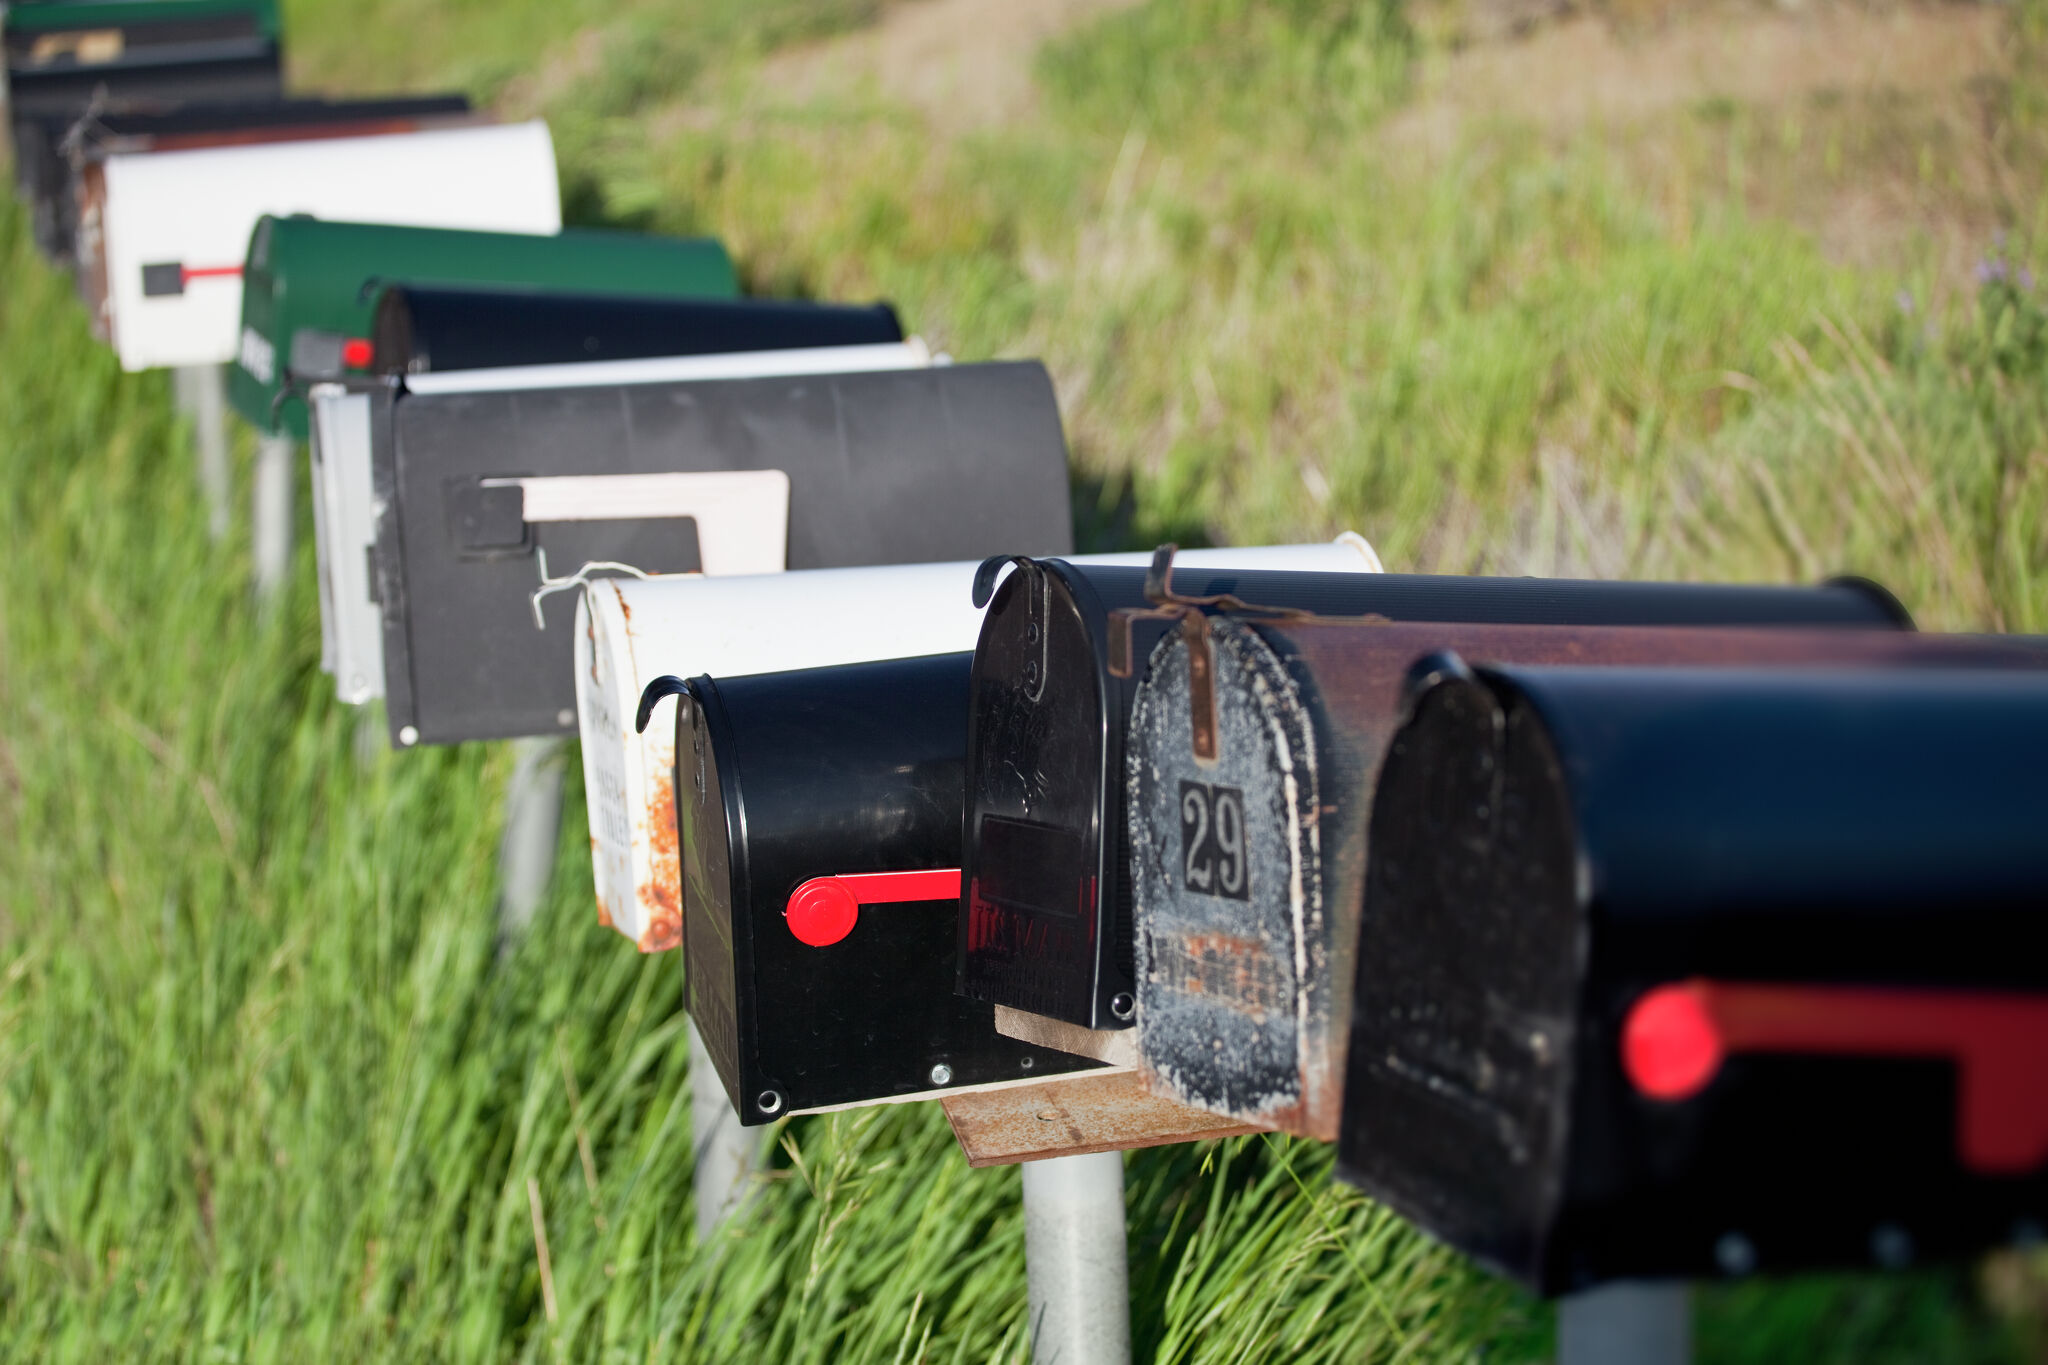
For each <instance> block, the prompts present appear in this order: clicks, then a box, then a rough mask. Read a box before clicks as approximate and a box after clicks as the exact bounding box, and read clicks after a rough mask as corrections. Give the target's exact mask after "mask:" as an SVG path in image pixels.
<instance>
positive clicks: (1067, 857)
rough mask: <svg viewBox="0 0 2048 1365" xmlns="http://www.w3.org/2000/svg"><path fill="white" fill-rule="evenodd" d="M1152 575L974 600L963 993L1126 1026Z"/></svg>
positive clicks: (1121, 573)
mask: <svg viewBox="0 0 2048 1365" xmlns="http://www.w3.org/2000/svg"><path fill="white" fill-rule="evenodd" d="M1165 562H1166V563H1167V564H1170V562H1171V557H1170V552H1168V554H1167V559H1166V561H1165ZM1164 573H1165V571H1164V569H1163V568H1162V567H1160V566H1155V568H1154V570H1153V572H1152V574H1151V576H1150V579H1149V581H1148V576H1147V575H1146V574H1141V573H1134V572H1132V571H1129V570H1118V571H1104V572H1103V573H1102V574H1101V575H1097V574H1094V573H1087V574H1082V573H1078V572H1075V571H1071V570H1067V569H1063V568H1060V567H1059V566H1045V567H1039V568H1035V569H1033V570H1032V571H1030V572H1028V573H1023V574H1018V575H1015V576H1013V577H1012V578H1010V579H1009V580H1007V581H1006V582H1005V583H1004V584H1003V586H1002V588H1001V589H1000V590H999V591H998V592H997V593H996V595H995V599H994V601H993V602H992V603H991V605H990V608H989V614H988V620H987V622H986V624H985V625H984V627H983V630H982V636H981V640H980V643H979V644H978V645H977V646H976V650H975V698H974V729H973V731H972V735H971V738H970V741H969V752H968V800H969V809H968V831H969V832H968V873H969V880H968V895H967V899H966V904H965V907H964V910H963V918H962V933H961V990H962V992H963V993H965V994H968V995H971V996H974V997H975V998H978V999H984V1000H988V1001H991V1002H992V1003H995V1004H998V1005H1003V1006H1008V1007H1010V1008H1013V1009H1017V1010H1022V1011H1027V1012H1029V1013H1032V1014H1036V1015H1041V1016H1050V1017H1051V1018H1053V1019H1055V1020H1059V1021H1063V1022H1065V1023H1068V1024H1073V1025H1079V1026H1081V1027H1084V1028H1089V1029H1095V1030H1103V1029H1116V1028H1127V1027H1129V1026H1130V1024H1131V1023H1132V1022H1133V1020H1134V1019H1135V1018H1136V1016H1137V1013H1138V990H1139V982H1138V973H1137V964H1136V961H1135V958H1134V953H1135V951H1136V940H1135V936H1134V933H1133V927H1132V913H1133V910H1132V905H1133V903H1132V892H1133V887H1132V882H1131V868H1132V860H1131V857H1130V852H1129V845H1128V837H1129V831H1128V826H1127V824H1126V820H1125V795H1124V793H1125V771H1124V763H1125V739H1126V729H1127V726H1128V722H1129V717H1130V714H1131V706H1132V703H1133V701H1134V699H1135V695H1136V692H1137V687H1138V681H1139V680H1138V677H1137V676H1136V674H1137V673H1138V671H1139V670H1141V669H1142V667H1143V664H1144V661H1145V659H1146V657H1147V656H1148V655H1149V654H1150V653H1151V651H1152V647H1153V645H1154V644H1155V643H1156V642H1157V641H1158V640H1159V639H1160V638H1161V637H1162V636H1163V635H1164V634H1165V633H1166V632H1167V631H1168V630H1169V628H1170V627H1171V621H1172V619H1173V615H1174V612H1177V611H1179V610H1181V608H1179V607H1173V608H1172V609H1171V610H1161V609H1158V608H1157V607H1155V605H1154V601H1155V599H1156V600H1157V602H1161V603H1164V602H1166V598H1165V597H1164V596H1163V595H1162V594H1163V593H1164V592H1165V591H1166V586H1165V584H1164V582H1163V579H1164ZM1180 585H1181V587H1183V588H1185V589H1186V591H1187V592H1188V593H1189V594H1191V595H1192V596H1194V597H1197V598H1204V599H1219V600H1220V599H1222V598H1223V597H1225V596H1230V597H1233V598H1235V599H1239V600H1242V601H1244V602H1253V603H1259V604H1262V605H1265V606H1269V607H1272V608H1277V609H1283V610H1285V611H1296V612H1300V611H1308V612H1315V613H1321V614H1329V615H1364V614H1367V613H1372V614H1376V615H1379V616H1383V617H1389V618H1393V619H1398V620H1411V621H1412V620H1428V619H1446V618H1448V619H1452V620H1459V619H1462V620H1482V621H1483V620H1489V619H1522V620H1532V621H1545V620H1551V621H1565V622H1569V621H1578V622H1587V621H1595V622H1599V621H1631V620H1641V619H1645V615H1646V614H1647V613H1649V612H1650V611H1651V610H1652V609H1651V606H1650V602H1651V601H1652V599H1655V600H1657V601H1659V602H1661V601H1663V600H1664V594H1666V593H1668V592H1676V593H1677V594H1678V595H1679V596H1681V597H1682V598H1683V599H1684V601H1685V602H1687V603H1689V604H1691V605H1690V610H1691V611H1693V612H1694V613H1697V614H1698V615H1699V616H1700V617H1701V619H1733V620H1750V621H1773V620H1779V619H1795V620H1796V619H1807V620H1812V619H1835V620H1839V621H1843V622H1858V623H1866V624H1870V623H1887V622H1889V621H1890V620H1891V619H1892V617H1893V614H1894V613H1896V612H1897V610H1898V609H1897V604H1896V603H1893V602H1891V601H1890V599H1889V598H1885V597H1882V596H1881V595H1874V594H1872V593H1870V592H1867V591H1864V590H1861V589H1857V588H1851V587H1842V588H1831V589H1825V590H1817V591H1814V592H1809V593H1799V592H1787V591H1781V590H1774V589H1741V588H1727V589H1720V588H1687V589H1676V590H1662V589H1657V588H1653V587H1649V586H1646V585H1616V584H1589V583H1566V582H1555V581H1551V582H1545V581H1540V580H1534V579H1484V578H1432V577H1425V576H1415V575H1399V574H1382V575H1369V576H1367V575H1356V574H1352V575H1326V576H1301V577H1292V578H1290V577H1286V576H1262V575H1256V574H1249V573H1248V574H1243V575H1237V576H1232V575H1227V574H1210V573H1206V572H1205V573H1203V574H1185V573H1184V574H1182V575H1181V576H1180ZM1190 609H1192V610H1196V611H1204V610H1207V608H1205V607H1194V608H1190ZM1663 610H1667V611H1668V610H1671V609H1670V608H1664V609H1663ZM1652 619H1654V618H1652Z"/></svg>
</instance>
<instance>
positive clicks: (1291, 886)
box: [1129, 584, 2048, 1140]
mask: <svg viewBox="0 0 2048 1365" xmlns="http://www.w3.org/2000/svg"><path fill="white" fill-rule="evenodd" d="M1610 591H1612V592H1613V593H1614V594H1615V595H1614V596H1613V597H1612V598H1611V599H1610V600H1611V601H1612V602H1613V604H1614V606H1615V607H1616V609H1617V611H1616V614H1618V615H1619V614H1623V613H1626V614H1632V615H1637V616H1639V617H1642V618H1646V619H1649V620H1659V619H1662V620H1664V621H1670V622H1677V621H1685V620H1687V619H1698V618H1699V616H1700V615H1701V614H1702V613H1703V611H1705V612H1708V613H1711V612H1715V611H1723V612H1726V613H1727V614H1728V615H1730V616H1731V617H1732V618H1734V619H1741V618H1742V617H1743V616H1745V615H1747V616H1748V617H1750V618H1751V619H1755V618H1756V617H1757V616H1758V615H1759V614H1760V613H1759V612H1757V611H1755V610H1745V609H1744V608H1743V607H1742V606H1741V605H1740V603H1739V602H1736V601H1731V600H1727V599H1723V600H1722V601H1720V602H1719V603H1716V602H1715V601H1714V599H1713V597H1712V596H1710V595H1703V594H1710V593H1711V592H1712V590H1706V589H1699V588H1683V589H1669V588H1660V587H1659V586H1658V585H1622V584H1617V585H1612V588H1611V590H1610ZM1753 591H1754V590H1753ZM1779 591H1780V600H1782V602H1783V603H1784V604H1785V605H1786V606H1788V607H1792V608H1794V609H1795V611H1796V610H1807V611H1809V612H1810V613H1811V614H1814V615H1816V616H1818V617H1820V618H1822V619H1823V620H1825V618H1826V617H1827V616H1829V615H1838V612H1837V608H1838V607H1839V606H1840V605H1841V602H1842V600H1843V599H1841V598H1839V597H1835V596H1833V595H1832V594H1831V593H1830V592H1829V591H1826V590H1824V591H1823V592H1821V593H1818V594H1815V593H1800V592H1784V591H1783V590H1779ZM1631 597H1633V602H1631V601H1630V598H1631ZM1660 598H1661V600H1660ZM1878 600H1880V601H1881V599H1878ZM1850 601H1851V602H1852V603H1853V601H1854V599H1853V598H1852V599H1850ZM1188 619H1189V620H1190V621H1197V618H1195V617H1193V616H1190V617H1189V618H1188ZM1708 619H1712V617H1711V615H1709V616H1708ZM1852 619H1853V618H1852ZM1794 620H1795V621H1796V615H1795V617H1794ZM1198 624H1199V625H1200V627H1201V629H1200V631H1199V633H1197V634H1195V635H1193V636H1190V635H1188V634H1185V633H1179V632H1177V633H1175V634H1173V635H1171V636H1169V637H1167V638H1166V639H1165V640H1164V641H1162V643H1161V644H1160V646H1159V648H1158V649H1157V650H1156V651H1155V652H1154V654H1153V657H1152V660H1151V666H1150V670H1149V672H1148V674H1147V676H1146V679H1145V682H1144V684H1143V685H1142V686H1141V687H1140V688H1139V692H1138V702H1137V706H1136V708H1135V711H1134V713H1133V719H1132V728H1131V762H1130V768H1129V779H1130V782H1131V789H1132V800H1131V804H1130V818H1131V842H1132V847H1133V849H1134V852H1135V859H1134V863H1133V873H1132V875H1133V877H1134V881H1135V892H1136V904H1137V957H1138V991H1137V994H1138V1029H1137V1032H1138V1055H1139V1059H1140V1062H1141V1064H1142V1065H1143V1066H1144V1068H1145V1069H1146V1071H1147V1074H1148V1076H1149V1078H1150V1080H1151V1082H1152V1084H1153V1085H1154V1087H1155V1088H1157V1089H1158V1090H1159V1091H1160V1092H1161V1093H1162V1094H1165V1095H1168V1096H1170V1097H1172V1098H1175V1099H1177V1100H1180V1101H1181V1102H1183V1103H1189V1104H1195V1105H1198V1106H1201V1107H1204V1108H1208V1109H1211V1110H1212V1111H1214V1112H1217V1113H1219V1114H1224V1115H1228V1116H1231V1117H1235V1118H1238V1119H1240V1120H1242V1121H1245V1122H1256V1123H1263V1124H1268V1125H1271V1126H1274V1127H1278V1128H1281V1129H1283V1130H1285V1131H1288V1132H1293V1133H1297V1134H1301V1135H1303V1136H1308V1137H1315V1138H1322V1139H1325V1140H1329V1139H1334V1138H1335V1137H1336V1136H1337V1128H1338V1116H1339V1107H1340V1100H1341V1095H1342V1090H1343V1084H1342V1077H1343V1069H1344V1048H1345V1040H1346V1028H1347V1027H1348V1024H1347V1021H1348V1020H1349V1018H1350V1014H1349V1008H1350V987H1351V978H1352V973H1353V970H1354V965H1355V961H1356V950H1357V942H1358V937H1357V935H1358V910H1359V902H1360V899H1361V896H1362V894H1363V886H1364V879H1365V869H1366V866H1367V862H1368V859H1369V858H1370V857H1371V856H1372V854H1373V849H1372V848H1371V847H1370V846H1369V844H1368V834H1367V831H1368V820H1369V816H1370V807H1371V792H1372V784H1373V781H1374V779H1375V778H1376V776H1377V774H1378V771H1379V766H1380V763H1381V760H1382V758H1383V756H1384V754H1385V752H1386V745H1387V742H1388V739H1389V737H1390V736H1391V735H1392V733H1393V730H1394V728H1395V726H1396V725H1397V724H1398V723H1399V720H1400V716H1401V711H1402V705H1403V687H1402V680H1403V677H1404V676H1405V674H1406V671H1407V667H1408V664H1409V663H1410V662H1412V661H1413V660H1414V659H1415V658H1417V657H1418V656H1419V655H1422V654H1425V653H1428V652H1430V651H1432V650H1435V649H1442V648H1456V649H1458V650H1461V651H1464V652H1466V653H1467V654H1468V655H1469V656H1470V657H1474V658H1485V659H1494V660H1504V661H1513V662H1518V663H1572V664H1639V665H1675V666H1716V667H1720V666H1741V665H1745V664H1773V665H1787V666H1790V665H1826V664H1851V663H1856V664H1869V665H1881V664H1894V663H1896V664H1910V665H1913V666H1920V667H1927V666H1939V665H1959V664H1975V665H1984V666H1992V665H1997V666H2018V667H2041V666H2048V650H2044V649H2041V648H2039V647H2038V646H2037V645H2036V644H2035V643H2034V642H2029V641H2015V640H2010V639H2007V638H2004V637H1955V636H1923V635H1919V634H1917V633H1914V632H1911V631H1904V630H1882V629H1879V630H1855V629H1850V630H1844V629H1798V628H1788V626H1783V625H1781V626H1777V627H1773V628H1769V629H1760V628H1731V627H1714V626H1684V627H1679V626H1672V625H1663V626H1587V625H1560V626H1540V625H1526V624H1485V623H1458V622H1425V623H1414V622H1402V623H1395V622H1388V621H1359V620H1350V621H1338V620H1329V619H1321V620H1316V619H1295V620H1275V619H1271V618H1267V619H1263V620H1262V619H1259V618H1257V617H1254V616H1246V615H1220V616H1216V617H1205V618H1199V621H1198ZM1198 654H1199V655H1204V656H1206V657H1205V658H1203V660H1202V662H1203V664H1204V670H1203V671H1205V672H1206V673H1207V674H1208V677H1209V679H1210V680H1211V681H1210V684H1209V693H1208V697H1207V699H1206V700H1202V701H1201V706H1200V709H1204V710H1210V709H1212V710H1213V717H1214V718H1213V720H1211V719H1209V718H1208V717H1207V716H1205V715H1198V704H1197V703H1198V700H1200V699H1199V698H1198V696H1197V689H1196V688H1195V686H1194V685H1193V678H1194V675H1193V673H1192V671H1191V667H1190V665H1191V661H1192V660H1193V659H1194V658H1195V657H1196V656H1197V655H1198ZM1204 729H1206V730H1207V732H1208V733H1209V735H1210V736H1211V737H1212V738H1211V740H1210V747H1209V751H1208V752H1207V753H1204V752H1202V751H1201V750H1199V749H1198V747H1197V744H1196V734H1197V732H1198V731H1201V730H1204Z"/></svg>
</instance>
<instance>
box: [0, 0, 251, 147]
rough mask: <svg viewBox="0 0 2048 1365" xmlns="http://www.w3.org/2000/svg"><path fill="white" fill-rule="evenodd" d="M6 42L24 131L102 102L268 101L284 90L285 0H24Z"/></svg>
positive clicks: (14, 8) (1, 34)
mask: <svg viewBox="0 0 2048 1365" xmlns="http://www.w3.org/2000/svg"><path fill="white" fill-rule="evenodd" d="M0 46H4V48H5V50H6V61H7V108H8V117H9V118H10V119H12V120H15V121H16V128H17V130H19V129H20V127H21V126H22V125H21V120H24V119H35V118H41V117H43V116H46V115H67V114H68V115H72V116H76V115H77V114H80V113H83V112H84V111H85V110H86V108H87V107H88V106H90V105H92V104H93V103H95V102H96V101H97V102H101V103H107V102H119V101H123V100H132V99H149V100H158V101H166V102H168V101H172V100H193V99H216V100H219V99H248V100H261V99H276V98H277V97H278V96H280V95H281V94H282V93H283V90H284V79H283V73H282V71H281V69H280V67H281V63H280V52H279V49H278V12H277V4H276V0H93V3H90V4H33V3H31V4H23V3H21V2H20V0H16V3H14V4H13V5H11V6H9V7H8V9H7V11H6V16H5V23H4V28H0ZM17 169H18V170H25V169H26V168H25V167H21V166H19V165H18V166H17Z"/></svg>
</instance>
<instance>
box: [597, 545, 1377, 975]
mask: <svg viewBox="0 0 2048 1365" xmlns="http://www.w3.org/2000/svg"><path fill="white" fill-rule="evenodd" d="M986 543H988V544H999V543H1000V542H999V541H990V542H986ZM1356 553H1357V551H1356V550H1354V549H1352V548H1351V547H1350V544H1349V543H1348V542H1347V543H1345V544H1344V545H1343V546H1341V547H1340V548H1338V549H1336V550H1335V551H1334V552H1333V551H1332V549H1331V547H1328V546H1315V545H1307V546H1284V545H1283V546H1261V547H1254V548H1243V549H1216V550H1195V551H1189V552H1187V553H1186V554H1184V555H1182V556H1181V562H1183V563H1185V564H1188V565H1190V566H1191V567H1201V566H1203V565H1229V564H1236V565H1254V566H1255V565H1262V564H1272V563H1276V562H1278V563H1304V562H1311V561H1313V560H1317V559H1327V558H1330V557H1333V555H1352V556H1355V555H1356ZM1150 558H1151V556H1150V555H1148V554H1144V553H1132V554H1117V555H1082V556H1075V557H1074V558H1073V559H1072V560H1071V561H1070V562H1072V563H1077V564H1083V565H1121V566H1125V567H1129V568H1142V567H1143V566H1144V565H1145V564H1146V563H1148V562H1149V560H1150ZM977 567H978V562H977V561H973V560H954V561H950V562H941V563H931V564H892V565H883V566H875V567H866V568H849V569H812V570H802V571H794V572H790V573H781V574H763V575H751V576H740V577H732V578H708V577H695V576H665V577H658V578H649V579H638V578H605V579H600V580H598V581H596V582H593V583H591V584H590V585H589V586H588V587H587V588H586V589H585V590H584V592H583V597H582V602H581V604H580V605H579V607H578V609H577V616H576V622H575V627H574V630H573V632H572V633H573V635H574V638H575V649H576V660H575V670H574V671H575V679H576V715H577V724H578V727H579V730H580V734H581V738H582V746H583V774H584V790H585V793H586V796H587V798H588V802H589V814H590V848H591V859H592V862H593V863H594V864H595V870H596V886H597V906H598V915H599V918H600V919H602V920H603V921H604V922H605V923H607V924H609V925H611V927H612V928H614V929H616V930H618V931H619V932H620V933H622V934H624V935H625V936H626V937H627V938H629V939H631V940H633V942H634V943H635V944H637V945H638V946H639V947H640V949H641V950H642V951H643V952H652V951H658V950H661V949H664V948H670V947H673V946H675V944H676V942H677V941H678V935H679V933H680V929H679V924H678V921H677V919H676V914H675V907H676V906H677V905H678V904H679V901H678V898H677V892H676V888H677V878H678V876H679V873H678V870H677V863H676V843H675V804H674V790H673V782H672V778H671V769H672V767H673V765H674V762H675V751H674V749H673V747H672V744H673V739H674V727H673V726H672V725H668V724H665V723H663V719H662V718H657V719H656V720H655V721H654V722H653V723H651V724H649V725H648V726H647V727H646V728H645V729H644V730H641V731H639V732H638V733H635V712H636V709H637V707H638V706H639V703H640V697H641V693H642V691H643V690H644V689H645V688H646V686H647V684H648V683H650V682H652V681H653V680H654V679H656V678H659V677H663V676H673V677H681V678H691V677H696V676H698V675H700V674H709V675H711V676H712V677H715V678H721V679H724V678H733V677H743V676H747V675H751V674H757V673H775V672H781V671H784V670H788V669H798V668H823V667H829V666H832V665H838V664H852V663H863V662H868V661H871V660H879V659H894V658H913V657H917V656H920V655H927V654H946V653H952V652H955V651H965V650H969V649H971V648H973V645H974V641H975V638H976V637H977V636H978V635H979V634H980V631H981V615H982V613H981V608H979V607H977V606H975V605H974V601H973V592H972V587H973V583H974V578H975V571H976V568H977ZM664 716H665V713H664ZM963 742H964V732H963ZM948 989H950V986H949V987H948Z"/></svg>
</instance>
